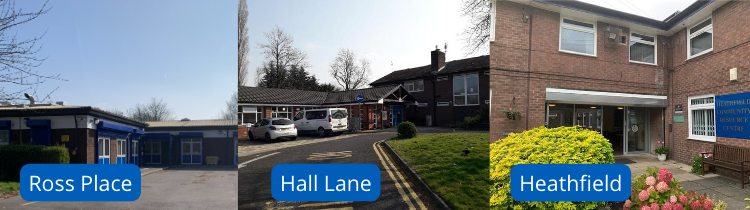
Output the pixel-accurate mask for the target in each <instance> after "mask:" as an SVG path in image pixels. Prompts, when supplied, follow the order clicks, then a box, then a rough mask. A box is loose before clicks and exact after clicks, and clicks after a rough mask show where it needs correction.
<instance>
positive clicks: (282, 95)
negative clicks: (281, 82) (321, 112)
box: [237, 86, 328, 105]
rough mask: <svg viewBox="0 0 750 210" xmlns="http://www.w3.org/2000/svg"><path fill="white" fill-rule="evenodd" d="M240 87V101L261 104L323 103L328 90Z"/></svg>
mask: <svg viewBox="0 0 750 210" xmlns="http://www.w3.org/2000/svg"><path fill="white" fill-rule="evenodd" d="M237 89H238V91H239V92H238V96H237V97H238V100H239V102H240V103H243V102H247V103H259V104H293V105H305V104H323V102H325V98H326V95H327V94H328V93H326V92H318V91H307V90H292V89H279V88H263V87H246V86H240V87H238V88H237Z"/></svg>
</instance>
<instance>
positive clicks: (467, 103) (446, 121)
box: [370, 50, 490, 126]
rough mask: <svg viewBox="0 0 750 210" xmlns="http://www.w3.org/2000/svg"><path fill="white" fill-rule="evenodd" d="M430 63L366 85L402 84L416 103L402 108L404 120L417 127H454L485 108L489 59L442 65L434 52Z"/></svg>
mask: <svg viewBox="0 0 750 210" xmlns="http://www.w3.org/2000/svg"><path fill="white" fill-rule="evenodd" d="M430 60H431V62H430V65H426V66H420V67H415V68H409V69H403V70H397V71H394V72H391V73H390V74H388V75H386V76H383V77H382V78H379V79H377V80H375V81H374V82H372V83H370V85H371V86H373V87H380V86H387V85H403V86H404V87H405V88H406V90H407V91H409V94H410V95H412V96H414V99H415V100H416V101H417V103H416V104H406V106H405V107H403V109H404V110H405V113H406V116H405V120H408V121H411V122H414V123H415V124H416V125H420V126H432V125H440V126H449V125H456V124H459V123H461V122H463V121H464V118H466V117H470V116H476V115H477V114H479V112H480V111H481V110H482V108H483V107H485V108H486V107H488V106H489V104H490V100H489V99H490V98H489V96H490V91H489V90H490V81H489V80H490V76H489V56H486V55H485V56H478V57H473V58H466V59H461V60H454V61H449V62H445V53H444V52H441V51H440V50H434V51H432V52H431V53H430Z"/></svg>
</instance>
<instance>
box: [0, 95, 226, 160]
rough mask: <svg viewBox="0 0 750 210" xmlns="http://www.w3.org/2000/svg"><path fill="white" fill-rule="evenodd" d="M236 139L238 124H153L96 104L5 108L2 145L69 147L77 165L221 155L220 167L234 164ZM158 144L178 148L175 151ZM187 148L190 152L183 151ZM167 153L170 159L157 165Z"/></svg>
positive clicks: (1, 110) (0, 121)
mask: <svg viewBox="0 0 750 210" xmlns="http://www.w3.org/2000/svg"><path fill="white" fill-rule="evenodd" d="M235 139H236V127H235V125H234V120H196V121H187V122H174V121H173V122H148V123H147V122H141V121H137V120H134V119H131V118H128V117H125V116H122V115H118V114H115V113H111V112H108V111H104V110H101V109H98V108H96V107H90V106H67V105H59V104H31V105H2V106H0V145H7V144H32V145H45V146H54V145H61V146H64V147H66V148H68V151H69V152H70V162H71V163H88V164H136V165H139V166H143V165H144V164H154V163H162V164H163V165H169V160H172V159H174V162H173V164H171V165H175V164H205V158H206V157H213V156H216V157H218V158H219V159H218V164H221V165H232V164H236V158H237V157H236V154H237V153H236V148H237V147H236V141H235ZM155 141H158V142H159V143H163V145H169V144H172V145H173V146H174V147H175V148H174V151H175V152H174V153H168V151H170V147H167V146H164V147H163V149H162V147H157V146H155V145H156V144H154V143H152V142H155ZM188 142H190V143H188ZM147 146H148V148H146V147H147ZM182 147H185V148H186V149H189V150H185V152H184V153H183V152H182V151H183V150H182ZM162 151H164V152H163V154H164V157H163V159H164V160H165V161H156V159H160V158H162V157H159V156H160V155H161V154H162ZM169 154H172V155H171V156H170V155H169ZM182 155H186V156H188V158H189V159H188V160H185V159H183V158H182ZM168 157H173V158H172V159H169V158H168Z"/></svg>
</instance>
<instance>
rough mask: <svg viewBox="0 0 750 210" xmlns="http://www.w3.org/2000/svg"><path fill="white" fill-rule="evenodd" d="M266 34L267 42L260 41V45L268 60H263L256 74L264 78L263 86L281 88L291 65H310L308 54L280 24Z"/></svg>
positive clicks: (262, 80) (302, 66)
mask: <svg viewBox="0 0 750 210" xmlns="http://www.w3.org/2000/svg"><path fill="white" fill-rule="evenodd" d="M265 35H266V40H267V42H266V43H259V44H258V47H259V48H260V49H261V50H262V54H263V55H264V56H265V59H266V60H265V61H263V65H261V67H260V68H259V69H258V70H257V71H259V72H256V75H258V76H259V77H261V78H263V79H261V84H263V85H265V86H263V87H270V88H281V87H282V85H283V84H284V79H285V78H286V72H287V70H288V69H290V68H291V66H297V67H300V68H306V67H309V66H308V64H307V54H305V53H304V52H302V51H301V50H299V49H298V48H295V47H294V37H292V36H291V35H289V34H287V33H286V32H284V30H282V29H281V28H280V27H278V26H276V27H275V28H274V29H272V30H271V31H270V32H267V33H265ZM259 86H260V85H259Z"/></svg>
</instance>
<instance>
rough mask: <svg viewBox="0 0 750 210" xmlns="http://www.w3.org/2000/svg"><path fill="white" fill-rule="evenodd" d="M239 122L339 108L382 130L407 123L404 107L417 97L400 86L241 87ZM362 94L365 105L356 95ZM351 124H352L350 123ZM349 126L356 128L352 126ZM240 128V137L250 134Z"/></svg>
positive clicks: (290, 116) (370, 127) (412, 102)
mask: <svg viewBox="0 0 750 210" xmlns="http://www.w3.org/2000/svg"><path fill="white" fill-rule="evenodd" d="M238 89H239V90H238V91H239V94H238V106H239V109H238V110H239V115H238V119H239V123H240V124H241V125H246V124H252V123H255V122H257V121H258V120H260V119H262V118H274V117H283V118H290V119H291V118H293V117H294V115H296V114H297V112H299V111H302V110H308V109H319V108H326V107H337V108H345V109H347V113H348V114H349V118H358V119H363V120H362V123H361V129H364V130H368V129H382V128H387V127H390V126H395V125H398V124H399V123H401V122H402V121H404V113H403V111H402V110H401V107H403V106H405V105H406V104H414V103H415V100H414V98H413V97H412V96H411V95H409V92H408V91H406V89H404V87H403V86H401V85H389V86H380V87H374V88H366V89H358V90H350V91H339V92H318V91H306V90H291V89H279V88H262V87H244V86H241V87H238ZM358 95H362V96H363V100H362V103H358V102H357V99H356V98H357V96H358ZM350 122H353V121H352V120H350ZM349 126H350V127H351V126H353V125H352V124H351V123H350V124H349ZM244 127H245V126H240V133H241V135H247V130H246V128H244Z"/></svg>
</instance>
